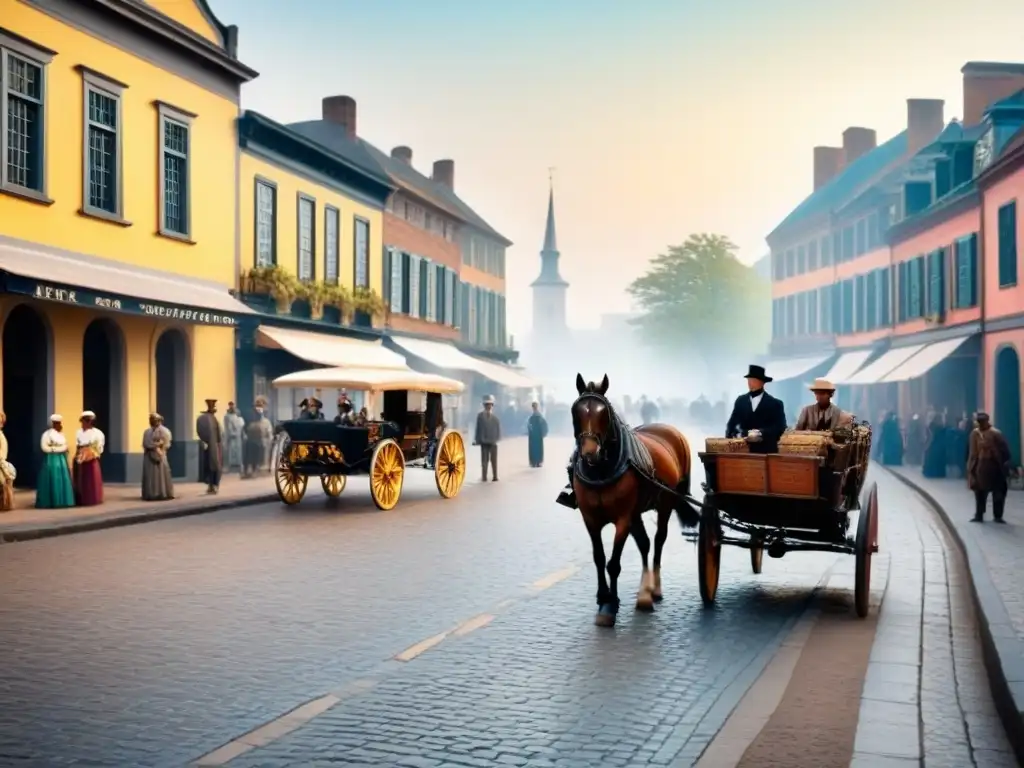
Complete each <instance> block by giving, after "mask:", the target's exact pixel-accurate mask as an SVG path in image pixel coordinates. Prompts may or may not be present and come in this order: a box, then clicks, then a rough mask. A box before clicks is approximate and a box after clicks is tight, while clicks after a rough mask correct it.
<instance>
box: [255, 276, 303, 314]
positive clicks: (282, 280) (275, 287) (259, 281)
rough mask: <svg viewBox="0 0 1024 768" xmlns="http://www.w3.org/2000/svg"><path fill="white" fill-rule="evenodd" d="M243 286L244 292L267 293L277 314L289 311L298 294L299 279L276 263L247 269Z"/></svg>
mask: <svg viewBox="0 0 1024 768" xmlns="http://www.w3.org/2000/svg"><path fill="white" fill-rule="evenodd" d="M243 286H244V292H246V293H250V292H251V293H262V294H268V295H269V296H270V297H271V298H272V299H273V300H274V304H275V305H276V307H277V312H278V314H282V315H285V314H288V313H289V312H291V309H292V302H293V301H295V299H296V297H297V296H298V294H299V281H298V280H296V279H295V276H294V275H293V274H291V273H290V272H286V271H285V270H283V269H281V267H279V266H277V265H276V264H274V265H271V266H269V267H255V268H254V269H251V270H249V272H248V273H246V275H245V277H244V278H243Z"/></svg>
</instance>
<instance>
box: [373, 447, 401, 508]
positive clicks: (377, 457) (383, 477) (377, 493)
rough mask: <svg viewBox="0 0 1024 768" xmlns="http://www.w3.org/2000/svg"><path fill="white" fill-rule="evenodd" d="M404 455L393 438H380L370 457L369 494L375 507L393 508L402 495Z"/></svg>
mask: <svg viewBox="0 0 1024 768" xmlns="http://www.w3.org/2000/svg"><path fill="white" fill-rule="evenodd" d="M404 479H405V456H403V455H402V449H401V448H400V447H399V445H398V443H396V442H395V441H394V440H390V439H388V440H382V441H380V442H379V443H377V447H376V448H374V449H373V456H372V457H371V459H370V496H372V497H373V503H374V504H376V505H377V509H382V510H384V511H387V510H389V509H394V508H395V505H396V504H397V503H398V499H399V498H401V496H402V481H403V480H404Z"/></svg>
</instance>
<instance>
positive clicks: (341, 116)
mask: <svg viewBox="0 0 1024 768" xmlns="http://www.w3.org/2000/svg"><path fill="white" fill-rule="evenodd" d="M322 114H323V119H324V120H325V121H326V122H328V123H334V124H335V125H340V126H341V127H342V128H344V129H345V135H346V136H348V137H349V138H350V139H354V138H355V137H356V100H355V99H353V98H352V97H351V96H325V97H324V100H323V111H322Z"/></svg>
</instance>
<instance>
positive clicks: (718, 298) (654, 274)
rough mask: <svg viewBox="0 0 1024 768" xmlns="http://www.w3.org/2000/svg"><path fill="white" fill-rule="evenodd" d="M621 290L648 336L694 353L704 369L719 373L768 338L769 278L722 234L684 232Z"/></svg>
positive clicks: (762, 347) (671, 348)
mask: <svg viewBox="0 0 1024 768" xmlns="http://www.w3.org/2000/svg"><path fill="white" fill-rule="evenodd" d="M626 290H627V291H628V292H629V294H630V295H631V296H632V297H633V298H634V300H635V301H636V303H637V304H638V305H639V308H640V310H641V314H640V316H639V317H638V318H636V319H635V320H634V321H633V322H634V324H635V325H636V326H638V330H639V331H640V332H641V338H642V339H644V341H645V342H646V343H648V344H651V345H653V346H657V347H661V348H664V349H665V350H666V351H672V352H674V353H675V354H676V355H684V354H697V355H699V356H700V357H701V358H702V359H703V360H704V362H705V364H706V365H707V366H708V368H709V370H712V371H719V372H721V373H723V374H724V373H726V372H727V371H726V370H725V369H726V368H731V367H734V365H735V364H736V363H737V362H738V361H740V362H749V358H750V357H751V356H753V355H757V354H763V353H764V352H765V350H766V348H767V345H768V342H769V341H770V339H771V285H770V284H769V282H768V281H767V280H765V279H764V278H762V277H761V276H760V275H758V274H757V272H755V271H754V269H753V267H749V266H747V265H746V264H743V263H742V262H741V261H739V259H737V258H736V246H735V245H734V244H733V243H732V242H731V241H730V240H729V238H727V237H724V236H722V235H713V234H698V235H690V236H689V237H688V238H687V239H686V242H684V243H683V244H682V245H676V246H671V247H670V248H669V249H668V252H667V253H663V254H661V255H659V256H657V257H655V258H654V259H653V260H652V261H651V263H650V267H649V268H648V270H647V272H646V274H644V275H642V276H640V277H638V278H637V279H636V280H634V281H633V282H632V283H631V284H630V285H629V287H628V288H627V289H626Z"/></svg>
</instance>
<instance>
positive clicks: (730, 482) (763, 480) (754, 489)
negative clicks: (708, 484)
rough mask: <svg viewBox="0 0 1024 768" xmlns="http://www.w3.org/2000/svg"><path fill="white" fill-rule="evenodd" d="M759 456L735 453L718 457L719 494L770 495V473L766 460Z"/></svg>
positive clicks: (764, 457)
mask: <svg viewBox="0 0 1024 768" xmlns="http://www.w3.org/2000/svg"><path fill="white" fill-rule="evenodd" d="M766 458H767V457H766V456H763V455H757V454H746V455H744V454H742V453H733V454H732V455H729V454H721V455H719V456H717V457H716V460H715V464H716V475H717V478H718V486H717V491H718V493H741V494H758V495H760V494H765V493H768V471H767V465H766V462H765V459H766Z"/></svg>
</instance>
